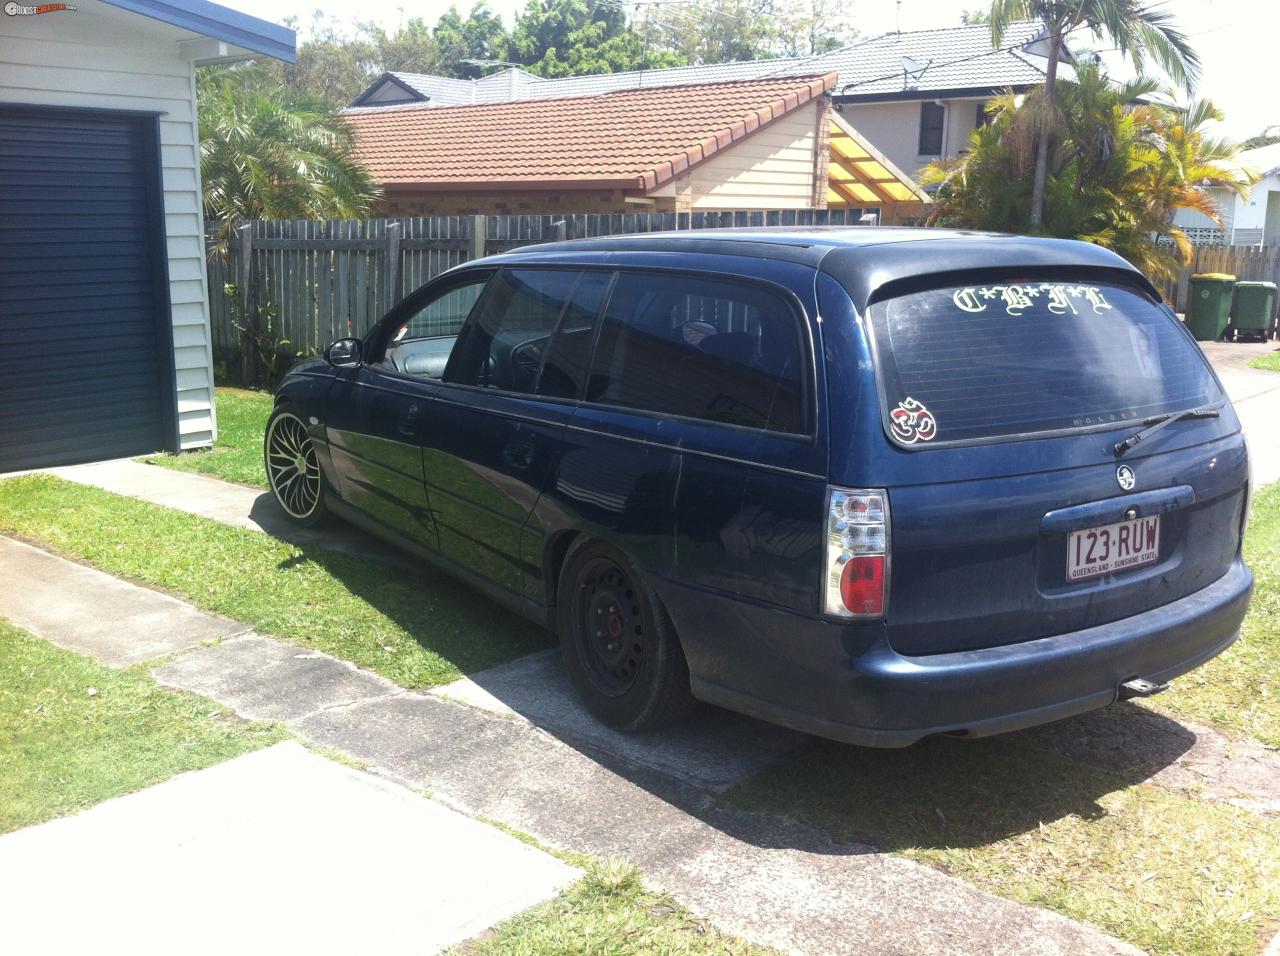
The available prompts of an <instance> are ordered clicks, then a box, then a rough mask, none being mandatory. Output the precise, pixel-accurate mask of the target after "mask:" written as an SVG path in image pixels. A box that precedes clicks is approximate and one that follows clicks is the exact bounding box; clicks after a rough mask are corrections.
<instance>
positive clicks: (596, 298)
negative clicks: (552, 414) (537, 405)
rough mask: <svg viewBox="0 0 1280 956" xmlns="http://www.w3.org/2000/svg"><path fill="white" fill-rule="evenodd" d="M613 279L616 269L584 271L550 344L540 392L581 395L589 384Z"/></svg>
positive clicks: (551, 394) (548, 394)
mask: <svg viewBox="0 0 1280 956" xmlns="http://www.w3.org/2000/svg"><path fill="white" fill-rule="evenodd" d="M612 281H613V273H612V272H584V273H582V278H581V279H580V280H579V281H578V285H577V287H576V288H575V289H574V290H573V297H572V298H571V299H570V300H569V304H568V306H567V307H566V308H565V310H564V315H562V316H561V317H560V324H559V325H558V326H557V327H556V331H555V334H554V335H553V336H552V337H551V341H550V342H549V343H548V344H547V348H546V351H545V353H544V355H543V359H542V371H541V372H540V373H539V374H538V385H537V392H538V394H539V395H546V396H548V397H551V398H577V397H578V396H579V395H580V394H582V388H583V385H584V384H585V383H586V379H587V371H588V367H589V366H590V364H591V346H592V344H593V342H594V341H595V332H596V319H597V318H598V317H599V315H600V307H601V306H602V305H604V299H605V295H606V294H608V291H609V285H610V283H611V282H612Z"/></svg>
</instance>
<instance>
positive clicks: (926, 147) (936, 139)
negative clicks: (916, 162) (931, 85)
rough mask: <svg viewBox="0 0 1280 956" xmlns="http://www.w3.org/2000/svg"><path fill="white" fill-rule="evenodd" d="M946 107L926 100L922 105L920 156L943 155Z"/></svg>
mask: <svg viewBox="0 0 1280 956" xmlns="http://www.w3.org/2000/svg"><path fill="white" fill-rule="evenodd" d="M946 115H947V109H946V107H945V106H941V105H940V104H938V103H934V102H932V101H928V100H926V101H925V102H923V103H921V104H920V150H919V153H918V155H920V156H941V155H942V124H943V121H944V119H945V118H946Z"/></svg>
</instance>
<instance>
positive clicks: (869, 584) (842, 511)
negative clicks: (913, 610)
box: [825, 488, 889, 618]
mask: <svg viewBox="0 0 1280 956" xmlns="http://www.w3.org/2000/svg"><path fill="white" fill-rule="evenodd" d="M888 597H889V496H888V494H886V493H885V492H884V491H867V490H861V489H858V490H855V489H847V488H829V489H828V490H827V567H826V596H825V603H826V612H827V614H829V615H831V616H832V617H844V618H878V617H884V613H885V605H886V604H887V602H888Z"/></svg>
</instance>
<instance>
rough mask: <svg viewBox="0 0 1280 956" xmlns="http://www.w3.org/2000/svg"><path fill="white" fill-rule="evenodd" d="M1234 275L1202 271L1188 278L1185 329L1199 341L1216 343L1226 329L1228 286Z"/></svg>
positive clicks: (1229, 309)
mask: <svg viewBox="0 0 1280 956" xmlns="http://www.w3.org/2000/svg"><path fill="white" fill-rule="evenodd" d="M1235 284H1236V277H1235V276H1229V275H1224V274H1223V273H1221V272H1204V273H1201V274H1200V275H1194V276H1192V277H1191V290H1190V295H1189V296H1188V301H1187V328H1188V329H1189V330H1190V331H1191V334H1192V335H1194V336H1195V337H1196V339H1197V340H1198V341H1200V342H1216V341H1217V340H1218V339H1220V338H1222V336H1223V333H1225V332H1226V331H1227V320H1228V319H1229V317H1230V315H1231V289H1232V287H1233V286H1234V285H1235Z"/></svg>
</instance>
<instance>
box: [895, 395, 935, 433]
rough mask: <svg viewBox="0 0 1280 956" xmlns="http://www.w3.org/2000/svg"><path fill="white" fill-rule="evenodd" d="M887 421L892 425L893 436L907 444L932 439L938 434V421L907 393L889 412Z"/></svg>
mask: <svg viewBox="0 0 1280 956" xmlns="http://www.w3.org/2000/svg"><path fill="white" fill-rule="evenodd" d="M889 423H890V424H891V425H892V426H893V437H894V438H896V439H898V441H900V442H903V443H904V444H907V445H914V444H915V443H916V442H918V441H933V439H934V437H935V436H936V435H937V434H938V423H937V422H935V421H934V420H933V415H932V414H931V413H930V412H929V409H927V408H925V407H924V404H923V403H921V402H917V401H916V400H915V399H914V398H912V397H911V396H909V395H908V396H907V397H906V398H904V399H903V400H902V401H900V402H899V403H898V407H897V408H895V409H894V410H893V411H891V412H890V413H889Z"/></svg>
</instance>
